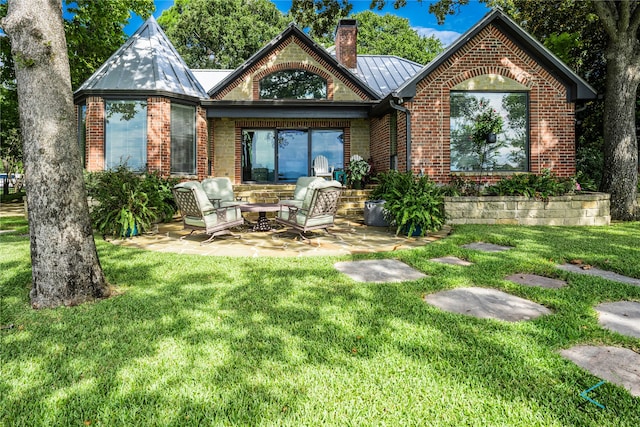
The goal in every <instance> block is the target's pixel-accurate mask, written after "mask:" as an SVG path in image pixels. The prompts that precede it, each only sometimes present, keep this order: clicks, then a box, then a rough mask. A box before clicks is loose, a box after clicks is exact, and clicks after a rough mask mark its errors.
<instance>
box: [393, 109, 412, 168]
mask: <svg viewBox="0 0 640 427" xmlns="http://www.w3.org/2000/svg"><path fill="white" fill-rule="evenodd" d="M399 102H400V104H402V98H399ZM389 105H390V106H391V108H393V109H394V110H398V111H401V112H403V113H404V114H405V117H406V119H407V149H406V152H407V172H408V171H410V170H411V112H410V111H409V110H408V109H406V108H404V107H403V106H401V105H399V104H396V103H395V102H394V101H393V99H390V100H389Z"/></svg>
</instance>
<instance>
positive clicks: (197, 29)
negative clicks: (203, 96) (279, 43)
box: [158, 0, 288, 69]
mask: <svg viewBox="0 0 640 427" xmlns="http://www.w3.org/2000/svg"><path fill="white" fill-rule="evenodd" d="M158 23H159V24H160V25H161V26H162V28H163V29H164V31H165V32H166V34H167V36H168V37H169V38H170V39H171V41H172V43H173V44H174V46H175V47H176V49H177V50H178V52H179V53H180V55H181V56H182V58H183V59H184V60H185V62H186V63H187V65H188V66H189V67H191V68H216V69H224V68H236V67H237V66H238V65H240V64H241V63H242V62H244V61H245V60H247V59H248V58H249V57H251V55H253V54H254V53H255V52H256V51H258V50H259V49H261V48H262V47H263V46H264V45H265V44H266V43H268V42H269V41H270V40H271V39H273V38H274V37H275V36H276V35H277V34H279V33H280V32H281V31H282V30H284V29H285V28H286V26H287V23H288V20H287V18H286V17H285V16H284V15H283V14H282V13H281V12H280V11H279V10H278V9H277V8H276V6H275V5H274V4H273V3H271V2H270V1H268V0H176V2H175V3H174V5H173V6H171V7H170V8H169V9H167V10H165V11H164V12H162V15H161V16H160V17H159V18H158Z"/></svg>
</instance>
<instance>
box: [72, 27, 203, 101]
mask: <svg viewBox="0 0 640 427" xmlns="http://www.w3.org/2000/svg"><path fill="white" fill-rule="evenodd" d="M92 94H97V95H107V94H127V95H129V96H131V95H136V94H140V95H160V96H173V97H178V98H191V99H194V98H195V99H200V98H208V95H207V92H206V91H205V90H204V89H203V88H202V86H201V85H200V83H199V82H198V80H197V79H196V78H195V77H194V75H193V73H192V72H191V70H190V69H189V67H187V64H185V62H184V60H183V59H182V58H181V57H180V55H179V54H178V52H177V51H176V49H175V48H174V47H173V45H172V44H171V42H170V41H169V39H168V38H167V36H166V34H165V33H164V31H162V29H161V28H160V26H159V25H158V23H157V22H156V20H155V19H154V18H153V16H152V17H150V18H149V19H148V20H147V21H146V22H145V23H144V24H142V26H141V27H140V28H138V30H137V31H136V32H135V33H134V34H133V35H132V36H131V37H130V38H129V40H127V42H126V43H125V44H123V45H122V46H121V47H120V48H119V49H118V50H117V51H116V52H115V53H114V54H113V55H111V57H110V58H109V59H108V60H107V62H105V63H104V64H103V65H102V66H101V67H100V68H98V70H97V71H96V72H95V73H93V75H92V76H91V77H89V78H88V79H87V81H85V82H84V83H83V84H82V86H80V88H78V90H77V91H76V92H75V97H76V98H79V97H83V96H87V95H92Z"/></svg>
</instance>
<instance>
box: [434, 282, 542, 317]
mask: <svg viewBox="0 0 640 427" xmlns="http://www.w3.org/2000/svg"><path fill="white" fill-rule="evenodd" d="M425 301H426V302H427V303H429V304H431V305H434V306H436V307H438V308H441V309H442V310H445V311H449V312H452V313H460V314H466V315H469V316H474V317H478V318H480V319H487V318H489V319H499V320H506V321H508V322H518V321H521V320H531V319H535V318H536V317H539V316H543V315H545V314H551V310H549V309H548V308H546V307H544V306H542V305H540V304H536V303H534V302H532V301H529V300H526V299H524V298H519V297H516V296H514V295H510V294H508V293H506V292H502V291H498V290H495V289H487V288H458V289H453V290H450V291H442V292H437V293H435V294H430V295H427V296H426V297H425Z"/></svg>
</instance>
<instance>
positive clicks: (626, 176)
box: [603, 42, 640, 220]
mask: <svg viewBox="0 0 640 427" xmlns="http://www.w3.org/2000/svg"><path fill="white" fill-rule="evenodd" d="M629 44H631V43H626V44H625V45H623V46H621V43H620V42H618V43H616V45H614V46H610V47H609V48H608V52H607V53H608V54H607V86H606V88H607V89H606V91H607V92H606V94H605V99H604V105H605V107H604V141H605V144H604V164H605V165H606V166H605V171H604V176H603V177H604V179H603V190H604V191H606V192H607V193H610V194H611V217H612V218H614V219H620V220H629V219H633V218H634V216H635V215H636V214H637V209H638V208H637V204H636V203H637V202H636V198H637V185H638V141H637V139H636V117H635V112H636V92H637V90H638V83H639V82H640V74H639V73H638V67H637V65H636V64H630V60H631V58H633V53H632V51H630V49H631V46H628V45H629Z"/></svg>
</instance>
